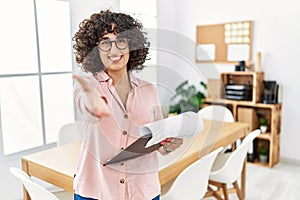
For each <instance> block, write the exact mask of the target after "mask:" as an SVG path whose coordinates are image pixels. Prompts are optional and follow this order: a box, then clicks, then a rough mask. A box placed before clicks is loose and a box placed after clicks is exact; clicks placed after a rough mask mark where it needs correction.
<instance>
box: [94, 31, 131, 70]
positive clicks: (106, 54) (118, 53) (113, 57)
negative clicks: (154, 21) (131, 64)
mask: <svg viewBox="0 0 300 200" xmlns="http://www.w3.org/2000/svg"><path fill="white" fill-rule="evenodd" d="M128 46H129V44H128V40H127V39H126V38H123V37H118V36H117V35H115V34H114V33H107V34H105V35H103V37H102V38H101V39H100V41H99V44H98V49H99V54H100V59H101V61H102V63H103V65H104V67H105V69H106V70H107V71H108V72H120V71H124V72H126V71H127V63H128V60H129V47H128Z"/></svg>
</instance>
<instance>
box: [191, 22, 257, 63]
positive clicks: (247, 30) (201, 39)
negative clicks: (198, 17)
mask: <svg viewBox="0 0 300 200" xmlns="http://www.w3.org/2000/svg"><path fill="white" fill-rule="evenodd" d="M196 28H197V30H196V43H197V47H196V62H220V63H236V62H237V61H240V60H245V61H251V58H252V30H253V21H239V22H229V23H223V24H211V25H199V26H197V27H196Z"/></svg>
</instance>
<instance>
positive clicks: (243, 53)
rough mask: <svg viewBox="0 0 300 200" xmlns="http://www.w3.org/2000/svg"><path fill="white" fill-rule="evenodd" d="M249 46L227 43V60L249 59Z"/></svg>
mask: <svg viewBox="0 0 300 200" xmlns="http://www.w3.org/2000/svg"><path fill="white" fill-rule="evenodd" d="M249 52H250V47H249V45H248V44H229V45H228V46H227V60H228V61H240V60H246V61H247V60H249Z"/></svg>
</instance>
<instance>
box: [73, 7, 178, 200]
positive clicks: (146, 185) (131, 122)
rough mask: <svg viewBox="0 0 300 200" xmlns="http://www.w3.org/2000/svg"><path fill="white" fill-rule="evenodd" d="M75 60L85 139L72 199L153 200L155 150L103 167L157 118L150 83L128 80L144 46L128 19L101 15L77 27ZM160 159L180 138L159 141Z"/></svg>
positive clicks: (137, 26) (140, 34) (135, 23)
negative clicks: (77, 67)
mask: <svg viewBox="0 0 300 200" xmlns="http://www.w3.org/2000/svg"><path fill="white" fill-rule="evenodd" d="M73 40H74V41H75V45H74V49H75V57H76V62H77V63H78V64H79V65H80V66H81V68H82V70H83V71H84V72H88V74H87V75H86V76H76V75H74V78H75V80H77V81H76V84H75V86H74V99H75V102H76V104H77V108H78V110H79V112H80V113H81V114H82V116H83V117H84V118H85V119H86V124H85V130H86V131H85V140H84V142H83V148H82V150H81V153H80V157H79V161H78V165H77V170H76V175H75V178H74V190H75V195H74V199H75V200H76V199H99V200H110V199H112V200H127V199H128V200H151V199H155V200H158V199H159V194H160V184H159V179H158V159H157V155H156V153H155V152H152V153H150V154H147V155H144V156H141V157H138V158H134V159H131V160H128V161H125V162H120V163H115V164H111V165H109V166H103V164H104V163H105V162H106V161H107V160H109V159H110V158H112V157H113V156H114V155H116V154H117V153H118V152H120V150H122V149H124V148H126V147H127V146H129V145H130V144H131V143H133V142H134V141H135V140H136V139H137V138H138V137H139V127H140V126H142V125H143V124H146V123H149V122H152V121H156V120H159V119H162V113H161V110H160V106H159V98H158V94H157V90H156V88H155V86H154V85H152V84H150V83H148V82H146V81H143V80H140V79H138V78H136V77H134V76H133V75H132V73H131V71H132V70H141V69H143V65H142V64H143V63H144V62H145V60H146V57H147V55H148V49H149V43H148V42H147V39H146V37H145V33H144V32H143V31H142V24H141V23H139V22H138V21H136V20H135V19H133V18H132V17H131V16H129V15H126V14H122V13H114V12H111V11H108V10H107V11H101V12H100V13H96V14H93V15H92V16H91V17H90V18H89V19H85V20H84V21H83V22H81V23H80V27H79V30H78V32H77V33H76V34H75V36H74V38H73ZM161 144H162V145H163V146H162V147H160V148H159V149H158V151H159V152H160V153H161V154H163V155H165V154H167V153H169V152H170V151H174V150H175V149H176V148H178V147H179V146H180V145H181V144H182V139H178V138H168V139H167V140H165V141H162V142H161Z"/></svg>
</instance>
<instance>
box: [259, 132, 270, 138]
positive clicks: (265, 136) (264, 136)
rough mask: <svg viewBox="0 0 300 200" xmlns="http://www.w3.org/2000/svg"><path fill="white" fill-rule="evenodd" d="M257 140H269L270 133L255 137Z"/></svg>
mask: <svg viewBox="0 0 300 200" xmlns="http://www.w3.org/2000/svg"><path fill="white" fill-rule="evenodd" d="M257 138H258V139H263V140H271V133H261V134H260V135H258V136H257Z"/></svg>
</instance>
